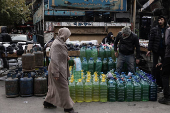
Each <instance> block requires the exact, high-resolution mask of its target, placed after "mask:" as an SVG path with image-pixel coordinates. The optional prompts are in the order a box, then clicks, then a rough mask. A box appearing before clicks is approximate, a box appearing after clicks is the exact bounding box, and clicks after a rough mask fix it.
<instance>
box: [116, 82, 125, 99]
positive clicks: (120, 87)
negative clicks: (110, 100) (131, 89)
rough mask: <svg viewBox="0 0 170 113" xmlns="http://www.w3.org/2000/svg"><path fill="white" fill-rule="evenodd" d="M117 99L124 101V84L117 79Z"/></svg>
mask: <svg viewBox="0 0 170 113" xmlns="http://www.w3.org/2000/svg"><path fill="white" fill-rule="evenodd" d="M117 81H118V82H117V101H119V102H123V101H125V86H124V84H123V81H121V80H117Z"/></svg>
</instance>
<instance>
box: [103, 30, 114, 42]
mask: <svg viewBox="0 0 170 113" xmlns="http://www.w3.org/2000/svg"><path fill="white" fill-rule="evenodd" d="M102 43H103V44H106V43H107V44H111V43H114V37H113V33H112V32H109V33H108V35H107V36H106V37H105V38H103V40H102Z"/></svg>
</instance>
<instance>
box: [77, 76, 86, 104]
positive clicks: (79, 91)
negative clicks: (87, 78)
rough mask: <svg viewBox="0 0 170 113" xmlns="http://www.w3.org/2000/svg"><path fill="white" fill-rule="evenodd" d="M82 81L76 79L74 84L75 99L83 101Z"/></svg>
mask: <svg viewBox="0 0 170 113" xmlns="http://www.w3.org/2000/svg"><path fill="white" fill-rule="evenodd" d="M83 88H84V87H83V82H82V80H81V79H79V80H78V82H77V85H76V101H77V102H84V89H83Z"/></svg>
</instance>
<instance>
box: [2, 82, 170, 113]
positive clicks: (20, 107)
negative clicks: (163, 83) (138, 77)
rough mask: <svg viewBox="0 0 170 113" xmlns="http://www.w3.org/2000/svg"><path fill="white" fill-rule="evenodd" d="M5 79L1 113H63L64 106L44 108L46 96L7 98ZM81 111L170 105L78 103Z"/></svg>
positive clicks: (155, 109) (156, 109) (165, 112)
mask: <svg viewBox="0 0 170 113" xmlns="http://www.w3.org/2000/svg"><path fill="white" fill-rule="evenodd" d="M4 84H5V83H4V81H0V113H63V109H62V108H57V109H44V108H43V105H42V103H43V101H44V99H43V98H44V97H35V96H33V97H17V98H6V97H5V87H4ZM74 108H75V110H76V111H78V112H79V113H169V112H170V105H162V104H159V103H158V102H150V101H149V102H112V103H111V102H107V103H100V102H92V103H76V104H75V106H74Z"/></svg>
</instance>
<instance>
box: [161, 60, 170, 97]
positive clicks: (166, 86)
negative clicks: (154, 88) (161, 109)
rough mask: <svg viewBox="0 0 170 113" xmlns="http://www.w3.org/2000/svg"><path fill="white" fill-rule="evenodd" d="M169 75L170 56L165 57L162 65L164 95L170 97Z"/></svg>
mask: <svg viewBox="0 0 170 113" xmlns="http://www.w3.org/2000/svg"><path fill="white" fill-rule="evenodd" d="M169 76H170V57H168V58H165V59H164V63H163V66H162V75H161V77H162V84H163V89H164V92H163V93H164V97H165V98H169V97H170V93H169Z"/></svg>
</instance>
